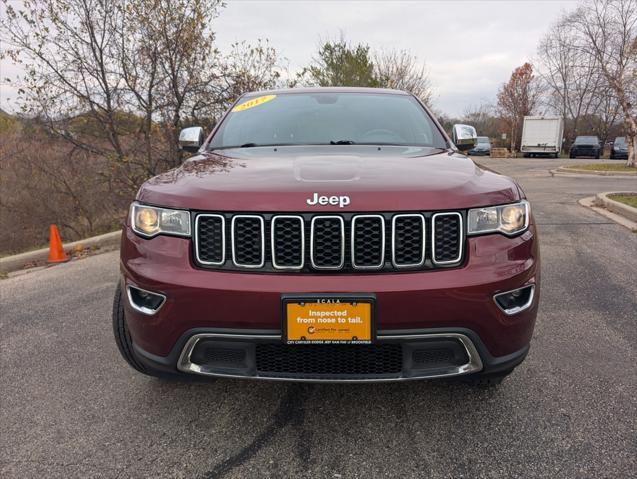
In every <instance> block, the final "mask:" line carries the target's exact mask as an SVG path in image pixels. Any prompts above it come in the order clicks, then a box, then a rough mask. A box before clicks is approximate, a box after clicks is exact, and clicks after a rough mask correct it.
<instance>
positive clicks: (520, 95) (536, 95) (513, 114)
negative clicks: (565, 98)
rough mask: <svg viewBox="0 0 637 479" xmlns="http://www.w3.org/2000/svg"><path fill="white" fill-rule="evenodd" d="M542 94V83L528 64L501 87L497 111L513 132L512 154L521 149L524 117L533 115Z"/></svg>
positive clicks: (515, 72) (518, 69)
mask: <svg viewBox="0 0 637 479" xmlns="http://www.w3.org/2000/svg"><path fill="white" fill-rule="evenodd" d="M540 94H541V82H540V80H539V78H538V77H536V76H535V74H534V73H533V65H531V64H530V63H528V62H527V63H525V64H524V65H522V66H521V67H517V68H516V69H515V70H513V73H512V74H511V78H510V79H509V81H508V82H507V83H504V84H503V85H502V86H501V87H500V90H499V91H498V105H497V109H498V113H499V114H500V116H501V117H502V119H503V120H504V121H505V122H506V123H507V125H508V126H509V130H510V132H511V152H513V151H518V150H519V149H520V138H521V136H522V135H521V133H522V123H523V121H524V117H525V116H526V115H530V114H532V113H533V110H535V108H536V106H537V104H538V102H539V99H540Z"/></svg>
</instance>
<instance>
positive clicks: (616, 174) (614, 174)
mask: <svg viewBox="0 0 637 479" xmlns="http://www.w3.org/2000/svg"><path fill="white" fill-rule="evenodd" d="M550 172H551V173H552V174H556V173H564V174H566V175H571V176H575V175H583V176H612V177H613V178H631V179H632V178H635V176H637V171H635V172H634V173H630V172H624V171H601V170H581V169H579V168H570V167H568V166H560V167H559V168H557V169H555V170H550Z"/></svg>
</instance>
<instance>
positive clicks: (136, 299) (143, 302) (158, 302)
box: [126, 286, 166, 315]
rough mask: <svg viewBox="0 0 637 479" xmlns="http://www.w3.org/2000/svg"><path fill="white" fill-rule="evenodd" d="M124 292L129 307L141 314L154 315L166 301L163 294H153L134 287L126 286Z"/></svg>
mask: <svg viewBox="0 0 637 479" xmlns="http://www.w3.org/2000/svg"><path fill="white" fill-rule="evenodd" d="M126 292H127V294H128V302H129V304H130V305H131V307H132V308H133V309H134V310H136V311H139V312H140V313H143V314H149V315H152V314H155V313H156V312H157V311H159V308H161V307H162V306H163V304H164V302H165V301H166V296H164V295H163V294H160V293H153V292H151V291H146V290H145V289H141V288H137V287H135V286H128V287H127V288H126Z"/></svg>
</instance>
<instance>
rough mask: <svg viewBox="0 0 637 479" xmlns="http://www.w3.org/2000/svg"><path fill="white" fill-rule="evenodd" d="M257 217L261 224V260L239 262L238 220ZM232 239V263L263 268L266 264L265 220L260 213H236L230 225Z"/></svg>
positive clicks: (244, 266)
mask: <svg viewBox="0 0 637 479" xmlns="http://www.w3.org/2000/svg"><path fill="white" fill-rule="evenodd" d="M241 219H256V220H257V221H259V223H260V225H261V255H260V256H261V261H260V262H259V263H258V264H246V263H239V262H238V261H237V234H236V230H237V220H241ZM230 238H231V239H230V241H231V245H232V263H233V264H234V265H235V266H238V267H241V268H262V267H263V266H264V265H265V222H264V221H263V216H260V215H234V216H233V217H232V223H231V226H230Z"/></svg>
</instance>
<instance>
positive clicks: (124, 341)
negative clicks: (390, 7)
mask: <svg viewBox="0 0 637 479" xmlns="http://www.w3.org/2000/svg"><path fill="white" fill-rule="evenodd" d="M113 335H114V336H115V342H116V343H117V348H118V349H119V352H120V354H121V355H122V357H123V358H124V360H125V361H126V362H127V363H128V364H129V366H130V367H132V368H133V369H135V370H137V371H139V372H140V373H142V374H147V375H148V376H158V375H157V374H155V373H153V371H150V370H149V369H147V368H146V367H144V365H143V364H142V363H141V362H139V360H138V359H137V356H136V355H135V351H134V349H133V340H132V339H131V335H130V331H129V330H128V325H127V324H126V317H125V316H124V303H123V296H122V287H121V285H120V284H119V283H118V284H117V289H116V290H115V298H114V299H113Z"/></svg>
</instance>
